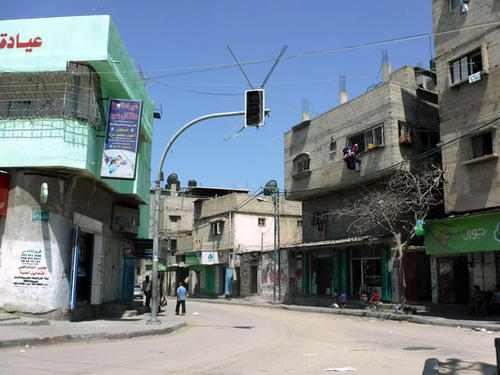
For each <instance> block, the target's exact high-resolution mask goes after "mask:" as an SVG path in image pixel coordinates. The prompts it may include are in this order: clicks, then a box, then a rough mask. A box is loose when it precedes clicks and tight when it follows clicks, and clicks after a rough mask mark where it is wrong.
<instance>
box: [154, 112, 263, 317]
mask: <svg viewBox="0 0 500 375" xmlns="http://www.w3.org/2000/svg"><path fill="white" fill-rule="evenodd" d="M265 112H266V113H267V112H269V110H266V111H265ZM243 115H245V111H236V112H223V113H213V114H211V115H205V116H201V117H198V118H196V119H194V120H193V121H191V122H188V123H187V124H186V125H184V126H183V127H182V128H180V129H179V130H178V131H177V133H175V134H174V136H173V137H172V138H171V139H170V141H169V142H168V144H167V146H166V147H165V149H164V150H163V154H162V156H161V159H160V164H159V165H158V173H157V175H156V181H155V195H154V216H153V272H152V275H151V278H152V280H151V283H152V287H153V295H152V300H151V318H150V319H149V320H148V321H147V324H160V323H161V322H160V320H159V319H158V316H157V315H158V254H159V246H160V234H159V233H160V196H161V186H160V184H161V181H162V169H163V164H164V162H165V158H166V156H167V154H168V151H169V150H170V148H171V147H172V144H173V143H174V142H175V141H176V139H177V138H179V136H180V135H181V134H182V133H184V131H186V130H187V129H189V128H190V127H191V126H193V125H195V124H197V123H198V122H201V121H204V120H209V119H212V118H218V117H230V116H243Z"/></svg>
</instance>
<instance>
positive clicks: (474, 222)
mask: <svg viewBox="0 0 500 375" xmlns="http://www.w3.org/2000/svg"><path fill="white" fill-rule="evenodd" d="M424 237H425V252H426V253H427V254H450V253H471V252H476V251H496V250H500V213H493V214H487V215H477V216H468V217H461V218H453V219H447V220H438V221H431V222H426V233H425V235H424Z"/></svg>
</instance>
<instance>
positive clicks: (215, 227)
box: [210, 221, 224, 236]
mask: <svg viewBox="0 0 500 375" xmlns="http://www.w3.org/2000/svg"><path fill="white" fill-rule="evenodd" d="M223 229H224V222H223V221H216V222H214V223H210V231H211V233H212V236H218V235H221V234H222V231H223Z"/></svg>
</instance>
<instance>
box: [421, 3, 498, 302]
mask: <svg viewBox="0 0 500 375" xmlns="http://www.w3.org/2000/svg"><path fill="white" fill-rule="evenodd" d="M432 16H433V25H434V32H435V33H436V36H435V53H436V57H435V65H436V73H437V87H438V94H439V98H440V102H439V112H440V119H441V123H440V136H441V145H442V146H441V148H442V160H443V167H444V169H445V171H446V174H445V179H446V182H447V183H446V184H445V185H444V196H445V213H446V216H447V217H448V218H449V219H447V218H444V219H443V220H439V221H436V222H429V223H428V234H427V235H426V247H427V249H426V251H427V253H429V254H432V255H433V257H432V262H433V267H432V270H433V301H434V302H443V303H465V302H467V301H468V300H469V293H470V291H471V290H472V286H473V285H479V286H480V287H481V288H482V289H483V290H488V291H492V290H493V289H494V287H495V284H499V283H500V253H499V251H498V250H500V234H499V233H500V213H499V202H500V184H499V182H500V177H499V176H500V174H499V163H498V151H499V149H500V138H499V136H498V131H497V128H498V124H500V120H499V119H500V107H499V103H500V90H499V87H500V67H499V65H500V29H499V25H500V3H499V2H498V1H489V0H477V1H471V2H469V1H459V0H435V1H433V2H432Z"/></svg>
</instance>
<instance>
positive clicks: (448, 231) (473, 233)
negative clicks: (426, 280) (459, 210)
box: [424, 212, 500, 303]
mask: <svg viewBox="0 0 500 375" xmlns="http://www.w3.org/2000/svg"><path fill="white" fill-rule="evenodd" d="M425 230H426V232H425V234H424V237H425V251H426V253H427V254H429V255H431V264H432V266H433V268H432V270H431V272H432V276H433V277H432V284H433V285H432V286H433V288H432V290H433V295H432V301H433V302H434V303H467V302H468V301H469V294H470V291H471V290H472V286H473V285H478V286H479V287H480V288H481V289H482V290H484V291H492V290H493V289H494V288H495V285H496V284H499V283H500V260H499V258H500V257H499V252H498V251H499V250H500V213H498V212H494V213H488V214H482V215H469V216H462V217H455V218H450V219H445V220H436V221H429V222H427V223H426V228H425Z"/></svg>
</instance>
